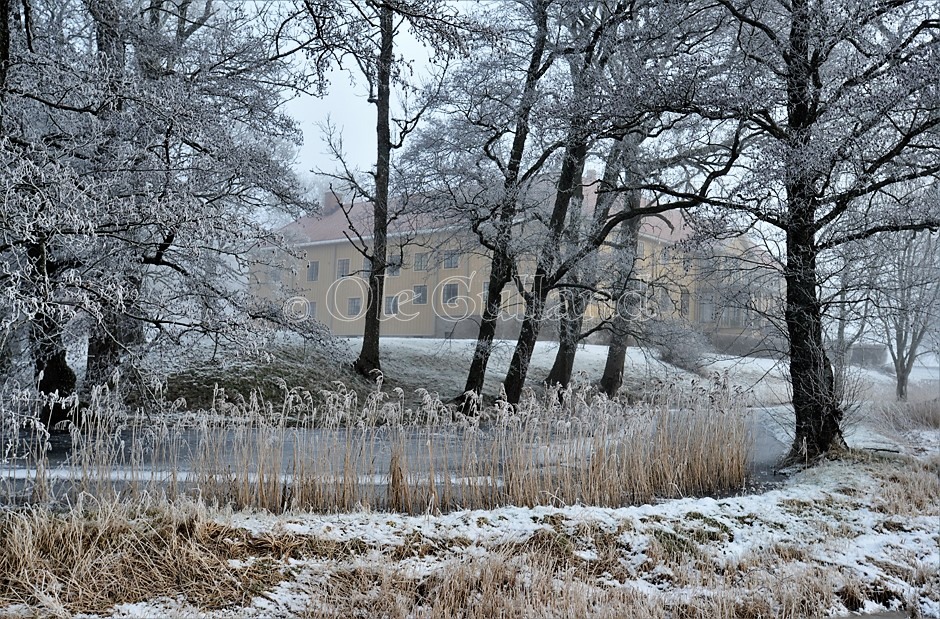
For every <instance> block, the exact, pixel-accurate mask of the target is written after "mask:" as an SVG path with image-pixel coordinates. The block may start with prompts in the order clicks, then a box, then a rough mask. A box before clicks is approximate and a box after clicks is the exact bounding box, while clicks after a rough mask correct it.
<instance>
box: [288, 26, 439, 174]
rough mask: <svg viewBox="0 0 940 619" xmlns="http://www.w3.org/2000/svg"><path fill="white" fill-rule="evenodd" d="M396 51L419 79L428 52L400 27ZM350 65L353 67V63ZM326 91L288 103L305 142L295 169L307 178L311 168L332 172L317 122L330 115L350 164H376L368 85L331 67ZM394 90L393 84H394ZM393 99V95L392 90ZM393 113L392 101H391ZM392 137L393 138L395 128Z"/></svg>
mask: <svg viewBox="0 0 940 619" xmlns="http://www.w3.org/2000/svg"><path fill="white" fill-rule="evenodd" d="M395 54H396V56H399V57H404V58H405V60H414V61H415V62H414V66H415V76H414V79H416V80H420V79H421V78H422V77H424V75H423V74H426V72H427V67H428V63H429V60H428V57H429V54H428V51H427V50H426V49H425V48H424V47H423V46H422V45H421V44H420V43H418V42H417V41H416V40H415V39H414V37H412V36H411V34H410V33H409V32H408V30H407V28H405V27H402V28H401V30H400V31H399V32H398V34H397V35H396V36H395ZM349 66H350V67H354V65H353V64H352V63H350V64H349ZM328 79H329V82H330V83H329V86H328V88H327V94H326V95H324V96H323V97H322V98H317V97H310V96H301V97H298V98H296V99H294V100H292V101H290V102H288V104H287V112H288V113H289V114H290V115H291V116H293V117H294V118H295V119H296V120H297V121H298V123H299V124H300V128H301V129H302V130H303V132H304V143H303V147H301V149H300V152H299V153H298V154H297V161H296V162H295V164H294V167H295V169H296V170H297V171H298V172H299V173H300V174H301V175H302V176H303V177H307V176H308V175H309V174H310V171H311V170H315V169H320V170H324V171H332V170H335V169H336V162H335V161H334V160H333V159H332V158H331V157H330V155H329V154H328V152H327V147H326V145H325V144H324V142H323V133H322V131H321V130H320V128H319V126H318V125H319V124H320V123H322V122H325V121H326V120H327V118H329V119H330V120H331V121H332V123H333V124H334V125H336V126H337V128H338V129H339V130H340V132H341V134H342V136H343V146H344V149H345V151H346V154H347V156H348V160H349V163H350V165H352V166H356V167H358V168H359V169H360V170H363V171H367V170H369V169H370V168H371V167H372V166H373V165H374V164H375V114H376V111H375V106H374V105H371V104H370V103H368V102H367V100H366V99H367V97H368V88H367V86H366V85H365V84H364V81H363V79H362V77H361V76H360V75H358V74H351V73H350V72H349V71H345V70H340V69H334V70H333V71H332V72H331V73H330V74H329V76H328ZM393 91H394V86H393ZM392 97H393V99H394V97H395V94H394V92H393V95H392ZM392 109H393V115H394V109H395V108H394V102H393V108H392ZM392 130H393V134H392V139H395V135H394V127H393V128H392Z"/></svg>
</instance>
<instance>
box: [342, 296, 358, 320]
mask: <svg viewBox="0 0 940 619" xmlns="http://www.w3.org/2000/svg"><path fill="white" fill-rule="evenodd" d="M361 311H362V299H361V298H359V297H350V298H349V301H347V303H346V315H347V316H349V317H351V318H355V317H357V316H359V313H360V312H361Z"/></svg>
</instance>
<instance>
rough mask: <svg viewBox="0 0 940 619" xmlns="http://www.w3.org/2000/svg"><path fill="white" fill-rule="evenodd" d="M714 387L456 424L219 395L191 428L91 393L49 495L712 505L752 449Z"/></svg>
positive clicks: (347, 405)
mask: <svg viewBox="0 0 940 619" xmlns="http://www.w3.org/2000/svg"><path fill="white" fill-rule="evenodd" d="M725 385H726V383H723V382H722V381H720V380H718V381H716V382H715V383H714V384H712V385H710V386H699V387H696V388H694V389H692V390H691V391H690V390H689V389H688V387H687V386H684V385H680V384H663V385H660V387H659V388H658V390H656V391H655V392H654V393H653V394H652V397H651V398H650V400H649V401H648V402H646V403H641V404H637V405H627V404H626V403H623V402H620V401H615V400H608V399H606V398H604V397H602V396H599V395H597V394H595V393H593V392H591V391H590V390H588V389H587V388H580V389H576V390H572V391H569V392H556V391H551V392H549V393H548V394H547V395H546V396H545V397H543V398H541V399H539V398H536V397H535V396H534V395H531V394H530V395H529V396H528V397H527V398H525V399H524V401H523V402H522V403H521V405H520V406H519V407H517V408H515V409H513V408H511V407H508V406H505V405H501V404H500V405H497V406H496V407H495V408H493V409H490V410H488V411H485V413H486V415H485V416H483V417H478V418H470V419H468V418H462V419H458V420H457V421H452V417H453V415H454V411H452V410H449V409H447V408H446V407H444V406H443V405H442V404H441V403H440V402H439V401H437V400H434V399H433V398H430V397H427V396H426V397H425V399H424V404H423V405H422V407H421V408H420V409H418V410H410V409H405V408H404V405H403V397H401V396H400V394H399V397H398V398H392V397H390V395H389V394H386V393H383V392H380V391H375V392H372V393H370V394H368V395H367V396H366V398H365V399H364V400H363V405H362V406H361V407H360V406H359V404H358V402H359V397H358V396H357V395H356V394H355V393H352V392H347V391H346V390H345V389H344V388H342V387H341V386H339V387H338V388H337V390H336V391H334V392H330V393H326V394H324V396H325V397H324V399H325V402H326V404H325V405H324V406H320V407H317V406H315V405H314V404H313V398H312V397H310V396H309V394H304V393H303V392H299V391H288V392H286V395H285V398H284V401H283V402H282V403H281V404H280V405H279V406H278V407H274V406H273V405H271V404H270V403H268V402H265V401H263V400H262V399H261V398H260V397H258V396H257V395H252V396H251V397H250V398H248V399H247V400H244V399H236V400H231V401H230V400H228V399H227V398H226V397H225V395H224V393H221V392H217V393H216V394H215V397H214V402H215V404H214V408H213V410H212V411H208V412H207V414H206V415H205V416H203V417H201V418H199V419H197V420H196V422H195V423H194V424H190V425H184V424H182V423H176V424H172V425H171V424H168V423H166V422H161V421H159V420H157V421H156V422H154V421H153V420H152V419H149V418H148V419H146V420H144V419H140V418H137V419H132V418H129V417H128V415H127V411H126V410H125V408H124V407H123V405H122V403H121V402H120V401H119V400H118V399H117V398H116V396H115V395H113V394H112V393H110V392H108V391H107V390H100V391H98V392H96V394H95V397H94V399H93V401H92V405H91V407H89V409H88V410H87V411H86V413H85V416H86V423H85V425H84V426H83V427H82V428H80V429H77V428H76V429H73V437H72V438H73V444H74V448H73V451H72V456H71V466H69V467H67V468H66V469H65V471H66V477H67V480H66V481H67V483H65V484H61V483H60V484H59V486H61V487H59V488H58V494H59V498H64V497H67V496H69V495H71V496H74V495H76V494H77V493H85V494H89V495H92V496H96V497H100V498H103V499H104V498H108V497H113V496H117V495H125V496H139V495H142V494H147V493H150V494H154V493H165V494H166V495H167V496H169V497H176V496H180V495H182V494H195V495H198V496H199V497H201V498H202V499H203V500H205V501H207V502H209V503H211V504H220V505H221V504H229V505H232V506H234V507H235V508H239V509H240V508H244V507H252V508H258V509H265V510H269V511H273V512H280V511H283V510H286V509H301V510H314V511H324V512H330V511H348V510H350V509H354V508H357V507H362V506H367V507H369V508H370V509H390V510H394V511H406V512H409V513H420V512H427V511H431V512H436V511H446V510H453V509H474V508H491V507H496V506H499V505H508V504H512V505H524V506H532V505H540V504H554V505H568V504H574V503H587V504H595V505H602V506H620V505H627V504H631V503H637V502H648V501H650V500H651V499H652V498H653V497H656V496H660V497H673V496H688V495H693V494H709V493H725V492H727V491H729V490H732V489H734V488H740V487H743V486H744V483H745V480H746V477H747V473H748V466H749V449H750V446H751V439H750V436H749V428H748V419H747V413H746V409H745V407H744V403H745V398H744V396H743V394H741V393H738V392H736V391H734V390H733V389H730V388H728V387H726V386H725ZM44 458H45V455H44V453H37V454H35V457H34V459H33V460H32V461H31V462H32V463H33V468H32V469H31V470H34V471H35V477H34V479H32V480H31V481H30V483H31V484H32V487H33V489H34V492H36V493H39V492H43V493H45V495H46V496H48V495H49V494H50V493H51V492H52V490H51V489H52V488H53V487H55V484H54V483H53V481H55V480H56V479H58V477H57V476H59V477H61V474H60V472H58V471H50V470H49V467H48V466H46V465H45V463H46V460H45V459H44ZM8 487H9V484H8Z"/></svg>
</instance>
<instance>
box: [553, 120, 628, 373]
mask: <svg viewBox="0 0 940 619" xmlns="http://www.w3.org/2000/svg"><path fill="white" fill-rule="evenodd" d="M632 140H633V138H627V139H621V140H618V141H617V142H615V143H614V144H613V146H611V149H610V152H608V154H607V160H606V161H605V162H604V176H603V178H601V182H600V187H601V189H602V190H604V191H602V192H600V193H599V195H598V197H597V204H596V205H595V208H594V217H593V221H592V225H593V227H594V229H597V228H600V227H601V226H603V225H604V222H605V221H606V220H607V217H608V216H609V214H610V210H611V208H612V206H613V205H614V202H615V199H616V198H615V196H616V195H618V194H616V193H614V191H613V190H614V188H615V187H616V186H617V185H618V184H619V179H620V173H621V171H622V170H623V164H624V155H625V154H627V152H628V147H629V145H630V144H633V142H632ZM633 146H634V151H630V152H631V153H632V154H634V155H635V147H636V145H635V144H633ZM579 189H580V191H581V195H580V199H583V197H584V191H583V188H582V187H579ZM569 225H570V224H569ZM630 225H633V224H632V223H629V222H627V223H624V224H623V226H630ZM572 227H573V226H572ZM622 229H623V228H621V230H622ZM569 237H570V238H569V244H570V245H571V246H572V249H575V248H576V247H575V246H577V245H580V244H581V243H582V242H583V239H582V238H581V235H580V230H577V229H574V230H572V234H570V235H569ZM593 258H594V260H593V264H591V265H590V266H589V267H588V268H587V269H585V271H586V273H587V276H586V277H584V278H582V280H583V281H582V282H581V283H585V284H588V285H591V286H596V285H597V284H598V282H599V280H600V274H599V273H598V271H597V269H598V266H597V260H596V258H597V255H596V254H594V256H593ZM630 268H631V269H632V263H631V267H630ZM561 296H562V302H563V304H564V306H563V309H564V310H565V311H564V313H563V314H562V316H561V324H560V326H559V336H558V340H559V341H558V352H557V353H556V354H555V362H554V364H553V365H552V369H551V372H549V374H548V377H547V378H546V379H545V382H546V383H548V384H549V385H561V386H563V387H567V386H568V384H569V383H570V382H571V374H572V372H573V371H574V360H575V358H576V356H577V352H578V342H579V341H580V339H581V327H582V325H583V324H584V312H585V310H586V309H587V305H588V299H587V298H586V297H585V296H584V294H583V293H580V292H574V291H571V290H565V291H563V292H562V295H561ZM622 365H623V364H622V363H621V366H622Z"/></svg>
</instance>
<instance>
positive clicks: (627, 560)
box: [0, 456, 940, 618]
mask: <svg viewBox="0 0 940 619" xmlns="http://www.w3.org/2000/svg"><path fill="white" fill-rule="evenodd" d="M938 464H940V462H938V461H937V459H936V458H934V459H933V460H932V461H925V460H914V459H906V460H899V459H890V460H889V459H885V460H875V459H872V458H871V457H862V456H859V457H857V458H856V459H854V460H852V461H839V462H830V463H827V464H824V465H821V466H820V467H818V468H816V469H812V470H809V471H806V472H803V473H800V474H798V475H796V476H795V477H794V478H793V479H791V480H790V481H789V482H788V483H787V484H786V485H785V486H784V487H783V488H781V489H779V490H775V491H772V492H768V493H765V494H761V495H754V496H739V497H731V498H726V499H721V500H715V499H709V498H700V499H679V500H673V501H668V502H663V503H659V504H656V505H643V506H637V507H626V508H619V509H613V508H598V507H587V506H577V505H575V506H568V507H533V508H521V507H503V508H498V509H493V510H474V511H462V512H454V513H450V514H445V515H431V514H429V515H425V516H405V515H400V514H389V513H377V512H359V513H346V514H335V515H312V514H304V513H287V514H282V515H279V516H275V515H271V514H267V513H246V512H235V513H233V512H226V513H218V512H216V513H210V512H206V511H205V510H193V508H188V509H189V511H188V512H187V514H188V516H187V518H186V519H183V520H182V522H189V523H192V524H191V525H189V526H191V527H192V538H191V541H190V542H188V544H189V545H188V546H187V548H188V549H189V551H190V552H197V551H198V552H204V553H206V555H207V557H210V558H211V561H209V560H208V559H205V558H204V559H202V560H200V562H199V563H198V565H199V566H201V568H200V569H202V568H208V566H211V570H212V572H213V576H212V579H213V580H212V582H213V586H214V583H228V584H227V587H228V588H227V589H226V591H227V593H226V597H225V598H224V599H222V598H219V597H218V595H217V594H216V595H215V596H214V597H212V596H210V597H206V596H207V595H208V594H207V591H212V589H211V588H208V589H201V588H197V589H195V590H189V589H187V588H186V587H179V586H177V585H175V584H174V583H177V582H180V581H179V580H178V579H174V578H172V577H169V576H164V577H162V578H159V579H155V580H153V581H152V582H153V585H151V586H150V587H147V588H145V589H144V590H121V589H118V593H115V594H114V596H113V597H112V598H110V599H109V598H108V597H107V596H106V595H102V594H101V593H100V591H101V590H102V588H101V586H98V585H103V584H104V583H95V582H94V580H93V579H94V574H93V572H92V571H86V572H82V573H81V574H74V573H72V572H71V571H70V570H69V569H67V568H66V567H65V566H63V565H61V564H55V563H54V562H50V561H48V560H47V562H46V563H41V562H37V563H36V564H35V565H33V567H32V568H31V569H33V570H34V571H33V572H29V583H31V585H30V586H31V589H27V590H25V591H26V593H24V589H22V588H20V589H17V590H16V592H15V593H14V589H13V584H12V583H13V581H12V580H10V581H4V582H5V584H4V585H3V587H4V590H2V591H0V599H2V600H3V601H4V602H5V603H7V604H12V603H17V602H20V603H22V602H25V603H27V604H29V607H30V608H33V609H36V608H40V609H45V610H47V611H52V612H58V613H59V614H67V613H68V612H72V611H74V610H84V611H86V612H98V613H100V614H102V615H105V616H121V617H130V616H137V617H140V616H149V615H154V614H160V615H161V616H181V617H182V616H206V617H222V616H231V615H232V614H234V615H237V616H258V617H261V616H264V617H270V616H283V617H288V616H298V617H355V616H361V617H372V616H391V617H399V616H400V617H411V616H413V617H438V616H464V617H490V616H500V615H502V616H557V617H565V616H643V617H735V618H741V617H806V616H832V615H838V614H846V613H849V612H852V611H863V612H870V611H875V610H878V609H902V610H905V611H908V612H912V613H914V615H915V616H917V615H920V616H926V617H931V616H937V614H938V612H940V587H938V578H940V575H938V564H940V551H938V548H940V531H938V527H937V522H938V518H940V508H938V505H940V481H938V476H937V470H938V468H937V467H938ZM167 509H169V508H167ZM173 509H177V510H179V509H181V508H179V507H176V508H173ZM86 517H87V519H88V523H87V527H90V528H91V530H97V529H95V527H96V526H97V525H96V524H95V518H96V515H95V513H91V512H89V513H88V514H87V516H86ZM151 517H152V518H154V519H155V521H156V522H168V520H167V519H169V522H173V519H174V518H175V519H176V521H180V516H179V514H177V515H176V516H170V515H167V513H166V512H163V513H162V514H157V513H156V512H154V515H152V516H151ZM145 518H146V512H144V513H140V514H137V515H136V516H135V517H134V519H133V520H132V521H131V522H133V523H136V524H134V525H133V526H130V527H128V528H127V529H126V530H125V535H127V534H129V533H133V532H134V531H138V532H140V531H150V533H147V534H146V535H144V537H145V538H146V539H148V540H150V541H149V544H150V547H154V545H155V544H156V545H157V546H158V545H159V544H158V543H157V541H155V540H159V539H160V538H159V536H156V537H155V536H153V534H152V533H153V532H154V531H159V530H161V529H160V528H159V527H155V528H153V529H147V528H146V527H145V526H143V525H142V524H141V523H142V522H146V520H145ZM142 519H143V520H142ZM116 521H117V519H116V517H115V516H114V513H113V512H111V522H112V525H113V523H114V522H116ZM7 526H8V525H7ZM88 539H90V540H95V539H96V538H95V537H94V536H93V535H92V536H90V537H89V538H88ZM94 547H95V545H94V544H89V548H90V549H91V550H94ZM109 548H110V552H111V553H112V555H110V556H114V554H113V553H120V552H121V548H120V547H114V548H111V547H109ZM29 552H30V551H29V549H28V544H27V546H25V547H24V548H21V549H20V554H21V555H22V556H27V555H29ZM33 552H34V554H33V555H30V556H36V555H35V551H33ZM125 552H126V551H125ZM147 556H148V557H150V559H151V560H157V561H159V562H160V565H163V566H167V569H177V570H179V569H182V567H181V566H179V565H178V564H177V563H174V562H172V561H168V560H167V559H166V558H165V557H167V556H168V555H167V554H166V553H165V552H163V551H157V550H152V551H151V552H150V553H149V554H148V555H147ZM92 559H93V556H92V558H91V559H89V561H90V560H92ZM10 560H11V559H10V558H9V557H5V558H4V561H10ZM124 560H127V561H130V562H131V563H129V564H128V565H127V569H130V570H134V569H136V570H140V569H142V568H141V567H140V566H136V565H134V564H133V562H132V561H133V559H131V558H130V557H129V556H125V557H124ZM37 561H38V557H37ZM20 569H21V570H22V569H25V568H20ZM4 571H5V573H26V572H10V571H7V570H4ZM184 573H185V572H184ZM77 577H81V578H83V579H91V580H84V581H83V582H82V583H81V587H79V586H78V583H76V582H74V580H73V579H75V578H77ZM203 577H206V576H203ZM111 578H114V576H113V575H112V576H111ZM82 588H84V589H82ZM105 590H107V589H105ZM83 591H99V593H98V594H96V595H97V596H98V597H93V598H87V599H85V598H83V597H82V592H83ZM69 596H73V597H69ZM83 599H84V600H85V601H84V602H82V600H83ZM8 609H9V608H8Z"/></svg>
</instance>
